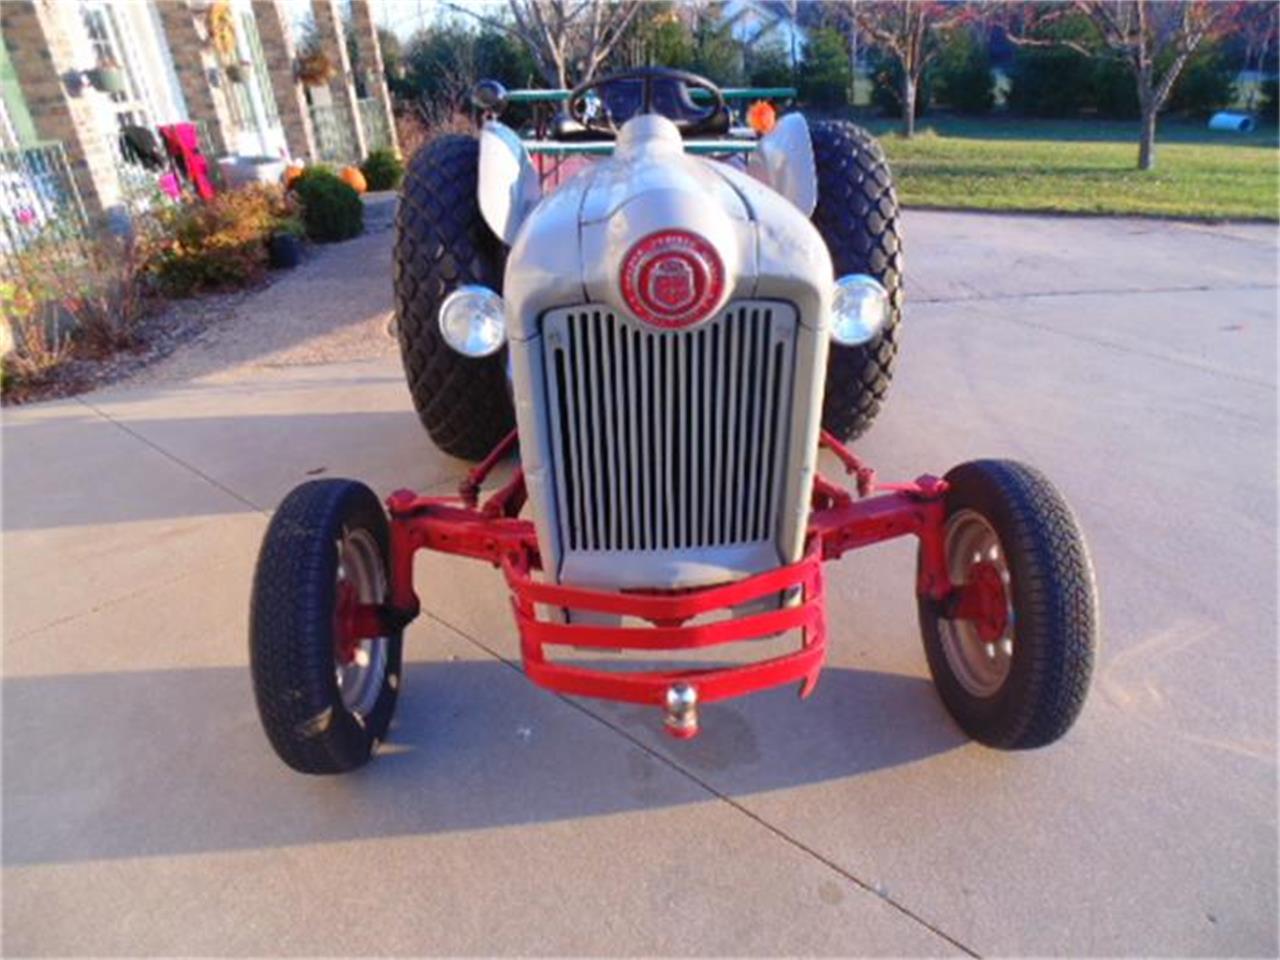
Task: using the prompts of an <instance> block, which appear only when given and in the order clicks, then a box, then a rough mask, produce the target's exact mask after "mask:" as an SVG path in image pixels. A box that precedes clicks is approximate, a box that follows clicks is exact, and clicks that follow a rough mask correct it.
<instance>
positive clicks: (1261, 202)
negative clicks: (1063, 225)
mask: <svg viewBox="0 0 1280 960" xmlns="http://www.w3.org/2000/svg"><path fill="white" fill-rule="evenodd" d="M867 125H868V126H869V127H870V128H871V129H872V130H873V131H874V132H875V133H876V134H878V135H879V136H880V137H881V138H882V143H883V144H884V148H885V150H886V152H887V153H888V154H889V161H890V164H891V165H892V167H893V173H894V179H895V181H896V183H897V186H898V194H899V197H900V198H901V200H902V202H903V203H904V204H905V205H907V206H917V207H952V208H964V209H974V210H1024V211H1057V212H1063V213H1095V214H1102V213H1108V214H1142V215H1148V216H1150V215H1154V216H1170V217H1195V218H1203V219H1263V220H1277V219H1280V167H1278V166H1277V164H1278V162H1280V149H1278V147H1277V135H1276V130H1275V128H1274V127H1273V128H1270V129H1269V130H1267V131H1264V132H1261V133H1255V134H1247V135H1242V134H1211V133H1209V132H1208V131H1207V130H1205V128H1204V126H1203V125H1202V124H1195V125H1193V124H1189V123H1175V122H1163V123H1162V124H1161V127H1160V133H1159V134H1158V136H1157V146H1156V169H1155V170H1153V171H1148V172H1145V173H1144V172H1141V171H1139V170H1137V169H1136V163H1137V156H1138V141H1137V124H1136V123H1123V122H1087V121H1049V120H1040V121H1035V120H1014V119H1007V120H1005V119H993V120H982V121H979V120H970V119H963V118H942V119H937V120H934V119H932V118H928V117H926V118H923V119H922V122H921V125H920V127H918V129H919V130H921V131H922V132H918V133H917V134H916V136H915V137H914V138H913V139H911V140H903V139H902V138H901V137H899V136H898V135H897V133H896V132H895V131H896V125H895V124H894V123H893V122H892V121H886V120H872V121H871V122H870V123H868V124H867Z"/></svg>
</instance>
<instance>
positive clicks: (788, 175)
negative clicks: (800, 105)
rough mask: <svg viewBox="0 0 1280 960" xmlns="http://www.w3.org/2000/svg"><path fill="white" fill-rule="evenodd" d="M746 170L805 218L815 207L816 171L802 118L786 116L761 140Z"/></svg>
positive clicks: (807, 127) (798, 115) (806, 129)
mask: <svg viewBox="0 0 1280 960" xmlns="http://www.w3.org/2000/svg"><path fill="white" fill-rule="evenodd" d="M747 169H748V170H749V171H750V172H751V174H752V176H754V177H757V178H758V179H760V180H762V181H763V182H765V183H767V184H768V185H769V186H771V187H773V189H774V190H776V191H778V193H780V194H782V195H783V196H784V197H786V198H787V199H788V200H790V201H791V202H792V203H794V204H795V205H796V206H797V207H798V208H799V209H800V212H801V213H803V214H804V215H805V216H806V217H808V216H810V215H812V213H813V208H814V207H816V206H817V205H818V168H817V166H816V165H815V164H814V160H813V141H812V140H811V139H810V138H809V124H808V123H807V122H806V121H805V119H804V115H803V114H800V113H788V114H787V115H786V116H785V117H783V118H782V119H781V120H779V121H778V124H777V126H775V127H774V128H773V130H772V131H771V132H770V133H768V134H766V135H765V136H763V137H761V138H760V142H759V143H758V144H757V145H756V151H755V153H753V154H752V155H751V159H750V160H748V161H747Z"/></svg>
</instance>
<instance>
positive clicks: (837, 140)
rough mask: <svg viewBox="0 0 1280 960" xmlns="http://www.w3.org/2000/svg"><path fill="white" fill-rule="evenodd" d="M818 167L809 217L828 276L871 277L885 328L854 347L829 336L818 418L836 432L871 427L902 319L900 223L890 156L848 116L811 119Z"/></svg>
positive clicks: (846, 436) (854, 434) (851, 434)
mask: <svg viewBox="0 0 1280 960" xmlns="http://www.w3.org/2000/svg"><path fill="white" fill-rule="evenodd" d="M809 129H810V138H811V140H812V143H813V159H814V165H815V167H816V169H817V175H818V203H817V206H816V208H815V209H814V212H813V218H812V219H813V224H814V226H815V227H817V229H818V232H819V233H820V234H822V238H823V240H825V241H826V244H827V249H828V251H829V252H830V254H831V260H832V264H833V265H834V267H835V276H836V277H841V276H845V275H846V274H851V273H863V274H868V275H869V276H872V277H875V278H876V279H877V280H879V281H880V283H881V284H882V285H883V286H884V288H885V290H886V291H887V292H888V294H889V304H890V316H889V320H888V321H887V323H886V324H885V327H884V329H883V330H882V331H881V332H880V333H879V334H878V335H877V336H876V337H874V338H873V339H872V340H871V341H870V342H868V343H866V344H863V345H862V346H858V347H846V346H842V345H840V344H837V343H832V344H831V350H830V353H829V355H828V359H827V379H826V393H825V396H824V398H823V404H822V425H823V426H824V427H825V428H826V429H827V430H830V431H831V432H832V433H833V434H835V435H836V436H837V437H839V438H840V439H841V440H854V439H856V438H858V437H859V436H861V435H862V434H864V433H865V432H866V431H867V429H868V428H870V426H871V424H872V422H873V421H874V420H875V418H876V415H877V414H878V413H879V412H880V408H881V406H882V405H883V404H884V402H885V398H886V396H887V395H888V392H889V385H890V383H891V382H892V380H893V368H894V364H895V362H896V361H897V356H898V343H899V338H900V336H901V327H902V303H903V293H902V230H901V221H900V218H899V213H898V198H897V194H896V193H895V192H894V188H893V177H892V174H891V173H890V171H889V163H888V160H887V159H886V158H885V155H884V151H883V150H881V148H880V145H879V143H877V142H876V139H875V138H874V137H873V136H871V134H869V133H868V132H867V131H866V130H864V129H862V128H861V127H859V126H857V125H856V124H853V123H850V122H848V121H847V120H822V121H818V122H816V123H813V124H811V125H810V128H809Z"/></svg>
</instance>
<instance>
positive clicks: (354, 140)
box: [311, 0, 369, 163]
mask: <svg viewBox="0 0 1280 960" xmlns="http://www.w3.org/2000/svg"><path fill="white" fill-rule="evenodd" d="M311 11H312V14H313V15H314V16H315V20H316V32H317V33H318V34H319V38H320V44H321V47H322V48H323V50H324V52H325V56H327V57H328V58H329V62H330V63H331V64H333V68H334V70H333V76H332V77H330V78H329V94H330V96H332V98H333V104H334V108H335V109H336V111H337V114H338V121H339V123H341V124H342V125H343V126H344V127H345V128H347V129H348V130H349V132H350V135H351V141H350V143H351V148H352V149H353V150H354V151H355V156H353V157H349V158H348V159H349V160H351V161H354V162H355V163H359V162H360V161H361V160H363V159H364V158H365V156H366V155H367V154H368V152H369V151H368V148H367V147H366V145H365V139H364V128H363V127H362V126H361V124H360V105H359V104H358V103H356V88H355V86H354V85H353V84H352V82H351V60H350V58H349V57H348V56H347V38H346V35H345V33H344V32H343V29H342V17H341V16H340V15H339V13H338V0H311Z"/></svg>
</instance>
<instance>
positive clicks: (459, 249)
mask: <svg viewBox="0 0 1280 960" xmlns="http://www.w3.org/2000/svg"><path fill="white" fill-rule="evenodd" d="M479 158H480V143H479V141H478V140H476V138H475V137H471V136H465V135H452V136H445V137H440V138H439V139H437V140H435V141H433V142H432V143H430V144H428V145H427V146H425V147H423V148H422V149H421V150H419V151H418V152H417V154H416V155H415V156H414V158H413V162H412V163H411V164H410V165H409V170H408V173H407V174H406V175H405V179H404V188H403V190H402V192H401V197H400V209H399V211H398V212H397V214H396V245H395V300H396V327H397V334H398V337H399V340H400V357H401V360H402V361H403V362H404V372H405V378H406V379H407V380H408V383H409V392H410V394H412V396H413V405H414V408H415V409H416V410H417V411H418V417H419V419H421V420H422V424H423V426H425V427H426V428H427V433H428V434H430V436H431V440H432V441H433V442H434V443H435V445H436V446H437V447H439V448H440V449H441V450H443V451H444V452H445V453H448V454H451V455H452V456H455V457H461V458H462V459H464V460H479V459H481V458H483V457H484V456H485V454H487V453H488V452H489V451H490V450H492V449H493V448H494V447H495V446H496V445H497V443H498V441H499V440H501V439H502V438H503V437H504V436H506V435H507V434H508V433H509V432H510V431H511V429H512V428H513V427H514V426H515V413H514V411H513V410H512V407H511V398H510V395H509V393H508V390H507V377H506V369H505V368H506V360H507V353H506V349H505V348H504V349H502V350H500V351H498V353H496V354H494V355H493V356H491V357H483V358H480V359H476V358H472V357H465V356H463V355H462V354H460V353H458V352H457V351H455V350H454V349H452V348H451V347H450V346H449V345H448V343H446V342H445V339H444V336H443V335H442V334H441V332H440V324H439V315H440V304H441V303H442V302H443V301H444V298H445V297H446V296H448V295H449V294H450V293H451V292H452V291H453V290H455V289H457V288H458V287H460V286H462V285H463V284H480V285H482V286H485V287H488V288H489V289H490V290H493V291H494V292H496V293H499V294H500V293H502V275H503V271H504V270H505V269H506V259H507V253H506V248H505V247H504V246H503V245H502V241H501V240H499V239H498V238H497V237H496V236H494V234H493V232H492V231H491V230H490V229H489V227H488V225H486V224H485V222H484V219H483V218H482V217H481V215H480V205H479V201H478V200H477V198H476V179H477V168H478V166H479Z"/></svg>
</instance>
